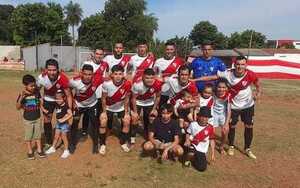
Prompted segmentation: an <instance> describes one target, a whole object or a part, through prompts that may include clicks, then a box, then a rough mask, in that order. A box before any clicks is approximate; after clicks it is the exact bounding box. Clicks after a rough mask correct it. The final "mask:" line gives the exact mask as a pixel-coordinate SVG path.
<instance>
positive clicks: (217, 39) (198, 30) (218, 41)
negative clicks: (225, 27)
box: [189, 21, 227, 49]
mask: <svg viewBox="0 0 300 188" xmlns="http://www.w3.org/2000/svg"><path fill="white" fill-rule="evenodd" d="M189 38H190V39H191V40H192V41H193V44H194V45H199V44H201V43H203V42H205V41H210V42H213V43H214V44H215V47H216V48H217V49H224V48H226V47H227V38H226V36H225V35H224V34H223V33H221V32H219V31H218V28H217V26H215V25H213V24H211V23H210V22H209V21H201V22H199V23H198V24H196V25H195V26H194V27H193V29H192V31H191V32H190V35H189Z"/></svg>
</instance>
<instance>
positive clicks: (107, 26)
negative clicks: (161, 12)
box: [79, 0, 158, 51]
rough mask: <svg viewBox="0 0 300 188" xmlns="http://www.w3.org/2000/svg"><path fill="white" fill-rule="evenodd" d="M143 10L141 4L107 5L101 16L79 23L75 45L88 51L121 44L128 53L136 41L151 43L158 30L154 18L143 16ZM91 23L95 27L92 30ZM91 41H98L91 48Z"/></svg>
mask: <svg viewBox="0 0 300 188" xmlns="http://www.w3.org/2000/svg"><path fill="white" fill-rule="evenodd" d="M145 10H146V2H145V1H144V0H110V1H107V2H106V3H105V8H104V10H103V11H102V13H98V14H96V15H92V16H90V17H87V18H85V19H84V20H83V21H82V25H81V26H80V28H79V43H80V44H84V45H88V47H92V48H94V47H95V46H99V45H101V46H102V47H104V48H107V49H111V48H112V45H113V43H115V42H119V41H122V42H123V43H124V44H125V47H126V49H127V50H129V51H132V50H134V49H135V47H136V43H137V42H138V41H139V40H141V39H145V40H147V41H152V37H153V33H154V31H156V30H157V27H158V25H157V18H155V17H154V16H153V15H152V14H149V15H145V14H144V11H145ZM97 20H98V21H99V23H98V21H97ZM91 23H95V24H96V26H95V25H94V24H91ZM95 38H96V39H98V40H99V41H97V44H92V43H93V42H94V41H93V40H94V39H95ZM105 41H106V42H105Z"/></svg>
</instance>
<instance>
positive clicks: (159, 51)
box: [149, 38, 165, 58]
mask: <svg viewBox="0 0 300 188" xmlns="http://www.w3.org/2000/svg"><path fill="white" fill-rule="evenodd" d="M149 51H151V52H152V53H154V55H155V57H156V58H160V57H162V56H163V55H164V51H165V42H164V41H161V40H159V39H158V38H156V39H155V40H151V42H150V44H149Z"/></svg>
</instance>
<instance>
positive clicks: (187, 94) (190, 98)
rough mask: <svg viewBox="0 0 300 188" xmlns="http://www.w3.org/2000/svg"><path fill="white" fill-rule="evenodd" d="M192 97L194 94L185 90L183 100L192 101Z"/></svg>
mask: <svg viewBox="0 0 300 188" xmlns="http://www.w3.org/2000/svg"><path fill="white" fill-rule="evenodd" d="M192 99H193V95H192V94H191V93H190V92H189V91H187V90H183V100H185V101H191V100H192Z"/></svg>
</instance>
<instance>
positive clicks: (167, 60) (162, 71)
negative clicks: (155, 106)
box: [153, 42, 184, 106]
mask: <svg viewBox="0 0 300 188" xmlns="http://www.w3.org/2000/svg"><path fill="white" fill-rule="evenodd" d="M183 64H184V61H183V60H182V59H181V58H180V57H177V56H176V45H175V43H171V42H167V43H166V44H165V55H164V57H162V58H159V59H157V60H156V61H155V64H154V66H153V68H154V70H155V71H156V73H157V75H158V76H159V78H160V79H161V80H162V81H163V82H166V81H168V79H169V77H170V76H171V75H173V74H176V73H177V71H178V69H179V67H180V66H181V65H183ZM166 90H167V89H166V88H165V85H163V88H162V93H161V99H160V105H159V106H161V105H162V104H164V103H167V101H168V99H169V97H168V95H169V94H168V92H167V91H166Z"/></svg>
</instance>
